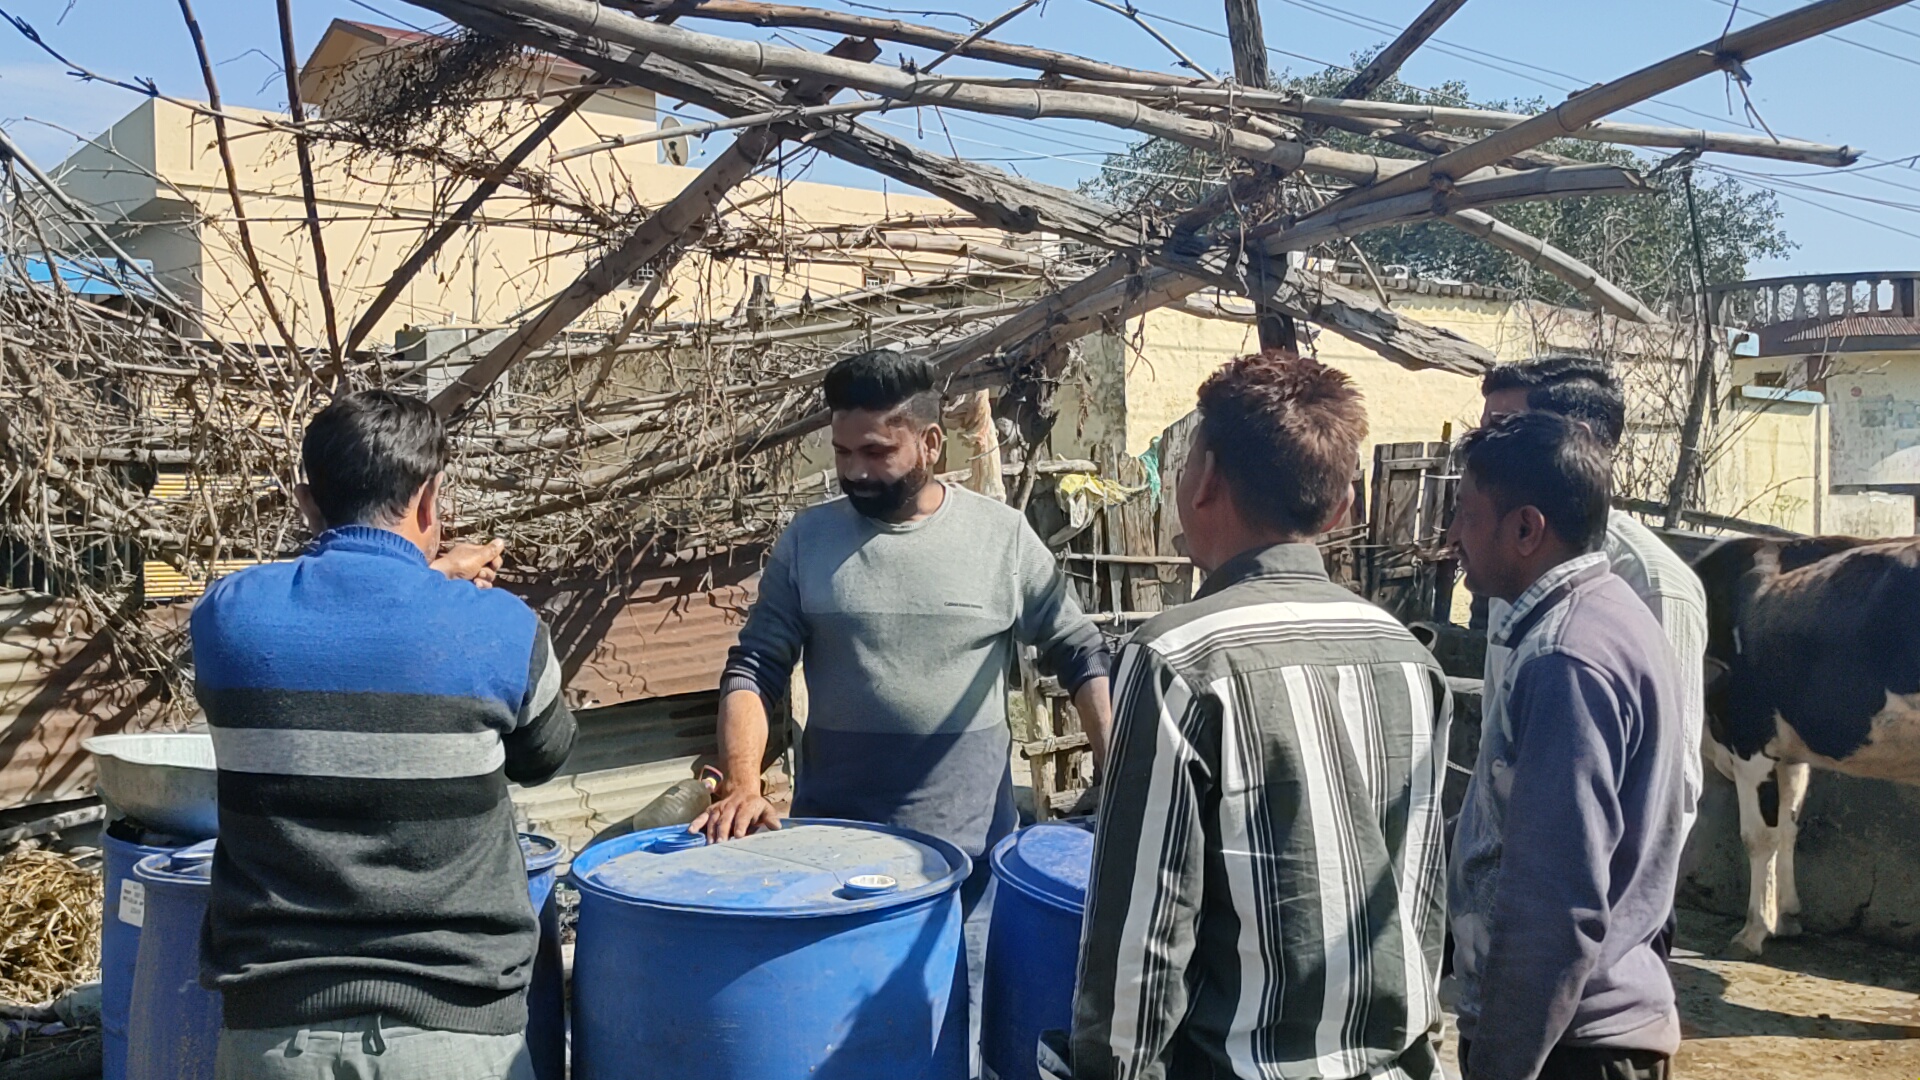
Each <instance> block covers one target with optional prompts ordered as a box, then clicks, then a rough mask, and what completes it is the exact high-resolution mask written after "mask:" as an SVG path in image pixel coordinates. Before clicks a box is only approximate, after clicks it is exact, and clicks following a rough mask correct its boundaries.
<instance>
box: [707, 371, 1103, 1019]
mask: <svg viewBox="0 0 1920 1080" xmlns="http://www.w3.org/2000/svg"><path fill="white" fill-rule="evenodd" d="M824 389H825V392H826V399H827V407H828V408H829V409H831V410H832V411H833V457H834V467H835V469H836V471H837V472H838V473H839V476H840V490H841V491H842V492H844V494H845V497H844V498H839V499H835V500H833V501H831V502H827V503H824V504H822V505H820V506H815V507H812V508H810V509H808V510H805V511H803V512H802V513H801V514H800V515H799V516H798V517H796V518H794V519H793V523H792V524H791V525H789V526H787V529H786V532H785V533H783V534H782V535H781V537H780V540H779V542H778V543H776V544H775V545H774V549H773V555H772V557H771V558H770V559H769V560H768V562H767V566H766V570H765V572H764V573H762V574H761V577H760V596H759V599H758V600H757V601H756V602H755V603H754V605H753V611H752V612H751V613H750V614H749V615H748V616H747V624H746V626H745V627H743V628H742V629H741V631H740V644H739V645H738V646H737V647H735V648H734V650H733V651H732V653H731V654H730V655H729V656H728V658H727V667H726V673H725V675H724V677H723V681H722V683H721V687H720V694H721V700H720V758H721V764H722V767H723V768H724V769H725V771H726V786H725V788H724V789H723V790H722V791H721V793H720V798H719V800H718V801H717V802H715V804H714V805H713V807H712V808H711V809H710V810H709V811H708V812H707V813H705V814H703V815H701V816H700V817H699V818H697V819H695V821H694V823H693V827H694V828H695V829H697V830H702V831H704V832H706V834H707V836H708V838H709V839H710V840H715V841H718V840H725V839H728V838H730V837H736V836H744V835H746V833H747V832H748V831H750V830H751V829H753V828H755V827H757V826H766V827H775V826H777V825H778V821H777V819H776V817H775V815H774V812H773V810H772V808H771V807H770V806H769V805H768V804H767V800H766V799H765V798H764V797H763V796H762V794H761V791H760V769H761V758H762V755H763V754H764V753H765V751H766V745H767V708H768V703H769V702H770V701H772V700H774V699H778V698H780V697H782V696H784V695H785V694H786V692H787V685H788V680H789V679H790V678H791V676H792V673H793V666H794V663H795V662H796V661H799V660H801V659H802V658H804V660H805V663H806V679H807V698H808V707H809V708H808V712H809V716H808V719H807V726H806V731H805V732H804V733H803V734H802V736H801V740H800V753H799V763H798V769H797V775H796V777H795V788H794V796H793V812H794V814H796V815H798V816H801V817H832V818H851V819H854V820H859V821H872V822H879V823H883V824H890V825H899V826H903V827H905V828H909V829H914V830H917V831H920V832H924V833H930V834H932V835H934V836H937V837H940V838H941V839H944V840H947V841H950V842H952V843H953V844H954V845H956V846H957V847H959V848H960V849H961V850H962V851H965V852H966V853H967V854H968V855H969V856H970V857H972V859H973V860H974V873H973V877H972V878H971V879H969V880H968V882H967V883H966V885H965V886H964V887H963V888H962V890H961V901H962V907H963V909H964V910H965V912H966V915H967V953H968V969H969V970H968V982H969V988H970V990H971V992H972V995H973V1001H974V1009H973V1020H974V1025H975V1028H976V1030H977V1028H978V1017H979V1011H978V1003H979V985H980V973H981V969H982V964H983V962H984V958H985V951H986V920H987V915H988V911H989V909H990V907H991V901H990V900H988V899H987V887H988V885H989V884H990V883H991V881H992V872H991V871H990V870H989V868H988V866H987V860H986V858H985V856H986V853H987V852H988V851H989V850H991V849H992V847H993V845H994V844H995V843H996V842H997V841H999V839H1000V838H1001V837H1003V836H1005V835H1006V834H1007V833H1009V832H1011V831H1013V828H1014V825H1015V824H1016V823H1017V819H1016V817H1015V815H1014V809H1013V780H1012V771H1011V759H1010V756H1009V754H1010V750H1011V739H1010V733H1009V731H1008V729H1007V679H1006V676H1007V671H1008V669H1009V668H1010V667H1011V665H1012V663H1013V659H1014V652H1013V650H1014V648H1015V647H1016V646H1017V645H1022V644H1026V645H1034V646H1037V647H1038V648H1039V651H1040V656H1041V659H1042V660H1043V661H1044V662H1045V663H1046V664H1047V665H1048V666H1049V667H1050V668H1051V669H1052V670H1053V673H1054V674H1055V675H1056V676H1058V677H1059V679H1060V684H1061V685H1062V686H1064V687H1066V688H1067V690H1068V691H1069V692H1070V693H1071V694H1072V695H1073V704H1074V708H1075V709H1076V710H1077V711H1078V712H1079V714H1080V719H1081V723H1082V724H1083V726H1084V728H1085V730H1086V733H1087V738H1088V742H1089V743H1090V744H1091V748H1092V750H1093V755H1094V767H1095V769H1096V776H1097V775H1098V773H1097V770H1098V769H1099V768H1100V767H1101V763H1102V762H1103V760H1104V759H1105V757H1106V744H1107V729H1108V727H1109V726H1110V719H1109V718H1110V717H1111V715H1112V706H1111V704H1110V703H1109V701H1108V696H1107V695H1108V691H1107V668H1108V655H1107V646H1106V641H1105V640H1104V639H1103V638H1102V637H1101V636H1100V631H1099V628H1098V627H1095V626H1094V625H1093V623H1092V621H1091V620H1089V619H1088V618H1087V617H1086V615H1085V614H1084V613H1082V612H1081V610H1080V605H1079V604H1078V603H1076V602H1075V601H1074V598H1073V594H1072V593H1070V592H1069V591H1068V590H1067V586H1066V581H1065V580H1064V579H1063V578H1062V576H1061V574H1060V571H1059V569H1058V567H1056V566H1055V565H1054V561H1053V554H1052V553H1051V552H1049V551H1048V550H1047V546H1046V545H1045V544H1044V543H1042V542H1041V540H1040V538H1039V537H1038V536H1037V535H1035V534H1034V531H1033V529H1032V528H1031V527H1029V526H1028V525H1027V520H1026V518H1025V516H1024V515H1022V514H1021V513H1020V511H1018V510H1015V509H1014V508H1012V507H1010V506H1008V505H1006V504H1005V503H1002V502H999V501H997V500H995V499H989V498H986V497H985V496H982V495H977V494H975V493H973V492H971V491H967V490H965V489H963V488H958V487H948V486H947V485H946V484H943V483H940V482H939V481H937V480H934V479H933V478H932V473H933V469H934V468H935V466H936V464H937V463H938V462H939V460H940V457H941V451H942V448H943V436H942V434H941V431H940V423H939V421H940V395H939V392H938V391H937V389H936V387H935V383H934V377H933V372H932V370H931V369H930V368H929V367H928V365H927V364H926V362H925V361H923V360H920V359H918V358H915V357H911V356H907V355H903V354H900V353H890V352H872V353H864V354H861V355H859V356H854V357H851V358H849V359H846V360H843V361H841V362H840V363H838V364H836V365H834V367H833V369H832V370H831V371H829V372H828V373H827V377H826V382H825V387H824ZM978 1041H979V1040H978V1038H977V1037H976V1038H975V1039H974V1040H973V1043H972V1044H973V1045H975V1046H977V1045H978Z"/></svg>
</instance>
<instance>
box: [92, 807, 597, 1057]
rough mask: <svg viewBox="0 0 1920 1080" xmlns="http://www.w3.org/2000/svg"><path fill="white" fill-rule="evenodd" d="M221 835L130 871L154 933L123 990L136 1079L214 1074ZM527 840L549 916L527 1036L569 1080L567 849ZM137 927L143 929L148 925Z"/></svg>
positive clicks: (533, 892)
mask: <svg viewBox="0 0 1920 1080" xmlns="http://www.w3.org/2000/svg"><path fill="white" fill-rule="evenodd" d="M213 845H214V842H213V841H211V840H208V841H204V842H202V843H199V844H195V845H193V846H192V847H187V848H181V849H178V850H168V849H158V850H156V851H155V852H154V853H153V854H151V855H149V856H148V857H146V858H144V859H142V860H141V861H140V862H139V864H138V865H137V866H136V867H135V869H134V872H133V875H132V877H131V878H130V880H132V881H133V882H135V883H136V884H137V885H138V886H139V890H140V891H139V893H138V895H139V896H140V897H141V899H140V901H139V903H140V906H141V907H142V908H143V912H142V914H143V921H144V923H145V933H143V934H140V935H139V941H138V942H136V943H135V948H136V949H137V950H138V963H137V964H136V965H134V966H133V970H132V971H131V972H130V973H129V974H128V977H127V979H126V982H127V983H128V987H127V991H128V996H127V997H126V998H123V999H122V1000H123V1002H127V1004H123V1006H122V1008H123V1009H126V1010H127V1012H128V1013H129V1014H130V1019H129V1021H128V1023H127V1026H126V1027H124V1028H123V1029H122V1030H123V1035H122V1041H121V1045H120V1058H119V1060H120V1067H121V1068H122V1069H123V1070H125V1071H124V1073H123V1076H125V1077H126V1078H127V1080H161V1078H168V1080H171V1078H174V1077H181V1078H197V1077H208V1078H210V1077H212V1076H213V1061H214V1053H215V1051H216V1050H217V1049H218V1046H219V1041H220V995H219V994H218V993H214V992H211V991H206V990H202V989H200V981H199V980H200V923H201V921H202V920H203V919H204V918H205V916H206V910H207V899H208V893H209V885H210V882H211V872H212V866H213ZM124 846H126V847H129V848H131V847H132V845H124ZM520 850H521V852H522V854H523V855H525V857H526V861H527V895H528V899H530V900H531V901H532V903H533V910H534V912H535V913H536V914H537V915H538V916H539V919H540V942H539V945H538V946H537V951H536V952H535V954H534V962H533V980H532V984H531V986H530V987H529V988H528V993H527V1046H528V1049H529V1051H530V1052H531V1054H532V1057H533V1064H534V1074H535V1075H536V1076H537V1077H538V1078H539V1080H563V1078H564V1077H565V1076H566V1066H567V1029H566V1013H565V997H566V987H565V981H566V976H565V973H564V971H563V970H562V963H561V957H560V913H559V906H558V905H557V904H556V903H555V902H554V897H553V887H554V881H555V877H556V868H557V867H558V866H559V863H560V859H561V857H562V856H563V855H564V851H563V850H562V848H561V847H560V844H559V843H558V842H556V841H554V840H551V839H548V838H547V837H544V836H535V835H532V834H528V833H522V834H521V836H520ZM135 929H136V933H138V932H139V929H140V928H135ZM103 949H104V943H103ZM103 982H104V979H103ZM104 992H105V987H104V986H103V987H102V993H103V996H104ZM102 1080H105V1078H104V1076H103V1078H102Z"/></svg>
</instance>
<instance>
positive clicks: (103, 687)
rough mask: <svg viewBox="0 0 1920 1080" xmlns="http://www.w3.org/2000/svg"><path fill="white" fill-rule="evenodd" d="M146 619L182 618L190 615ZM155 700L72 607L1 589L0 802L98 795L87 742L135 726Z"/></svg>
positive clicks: (157, 614) (160, 613)
mask: <svg viewBox="0 0 1920 1080" xmlns="http://www.w3.org/2000/svg"><path fill="white" fill-rule="evenodd" d="M141 617H143V618H151V619H162V620H179V619H184V618H185V617H186V612H185V611H184V610H174V609H165V608H163V609H155V610H152V611H148V612H145V613H143V615H142V616H141ZM155 705H156V702H155V701H154V699H153V697H152V694H151V691H143V690H141V688H140V681H139V680H135V679H131V678H128V677H127V675H126V673H125V671H123V670H121V669H120V668H119V667H118V666H117V665H116V664H115V663H114V661H113V657H112V654H111V652H110V650H109V649H108V648H107V644H106V642H105V641H104V640H103V639H100V638H98V637H96V636H95V635H94V634H93V633H92V629H91V627H90V626H88V625H87V623H86V621H85V619H84V618H83V617H82V616H81V614H80V612H79V610H78V609H77V608H76V607H75V606H74V605H73V604H71V603H68V602H66V601H60V600H49V599H46V598H44V597H38V596H32V595H29V594H25V593H14V592H0V808H11V807H15V806H26V805H31V804H34V803H43V802H55V801H58V800H60V799H71V798H77V797H79V796H83V795H89V794H92V792H93V762H92V760H91V757H90V755H88V754H87V753H86V752H85V751H83V750H82V749H81V748H80V742H81V740H83V739H87V738H90V737H91V736H93V735H95V734H106V733H111V732H116V731H120V730H123V729H126V728H128V727H133V728H139V727H141V726H143V725H145V724H147V723H149V722H150V721H151V720H152V719H153V718H154V716H155V715H156V712H157V710H156V708H155Z"/></svg>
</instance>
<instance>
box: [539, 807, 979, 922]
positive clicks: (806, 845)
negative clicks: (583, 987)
mask: <svg viewBox="0 0 1920 1080" xmlns="http://www.w3.org/2000/svg"><path fill="white" fill-rule="evenodd" d="M685 833H686V826H684V825H669V826H665V827H663V828H659V829H647V830H645V831H642V832H637V833H630V834H628V835H626V836H621V837H616V838H614V839H612V840H607V841H605V842H603V843H599V844H595V845H594V846H593V847H591V848H588V849H587V850H586V851H584V852H581V853H580V854H579V855H577V856H575V857H574V860H573V874H572V877H573V881H574V884H575V885H576V886H578V887H579V888H581V889H583V890H586V891H590V892H594V893H598V894H600V895H603V896H609V897H612V898H615V899H619V900H625V901H627V902H629V903H634V904H640V905H643V906H646V907H654V908H668V909H673V910H680V911H699V912H709V913H713V914H729V915H753V916H761V917H775V918H807V917H812V916H821V915H843V914H851V913H853V912H858V911H869V910H875V909H879V908H887V907H894V906H898V905H901V904H907V903H912V902H913V901H915V900H921V899H925V898H927V897H930V896H937V895H940V894H941V893H944V892H946V891H949V890H951V889H954V888H956V887H958V886H959V884H960V882H962V881H963V880H965V879H966V877H967V874H968V873H969V872H970V871H971V869H972V862H971V860H969V859H968V858H967V856H966V855H965V854H963V853H962V852H961V851H960V849H959V848H957V847H954V846H953V845H952V844H949V843H947V842H946V841H944V840H938V839H935V838H934V837H931V836H923V835H921V834H919V833H914V832H909V831H907V830H905V829H894V828H889V827H887V826H882V825H869V824H866V823H864V822H853V821H829V820H824V819H807V818H790V819H788V820H787V821H786V822H784V823H783V827H782V828H780V829H770V830H767V831H765V832H758V833H754V834H753V835H751V836H746V837H742V838H740V839H738V840H729V841H727V842H726V843H723V844H696V845H694V846H682V845H681V843H680V842H679V841H680V837H681V836H684V834H685ZM663 841H664V842H663ZM883 880H884V881H886V882H889V884H884V885H883V884H882V881H883Z"/></svg>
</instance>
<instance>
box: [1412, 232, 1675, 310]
mask: <svg viewBox="0 0 1920 1080" xmlns="http://www.w3.org/2000/svg"><path fill="white" fill-rule="evenodd" d="M1446 220H1447V223H1448V224H1449V225H1452V226H1454V227H1455V228H1457V229H1460V230H1462V231H1464V232H1468V233H1472V234H1473V235H1474V236H1477V237H1479V238H1480V239H1482V240H1485V241H1486V242H1487V243H1489V244H1492V245H1493V246H1494V247H1497V248H1499V249H1500V250H1502V251H1505V252H1507V253H1508V254H1511V255H1514V256H1517V257H1518V258H1520V259H1522V260H1523V261H1525V262H1527V263H1529V264H1531V265H1533V266H1538V267H1540V268H1541V269H1542V270H1545V271H1546V272H1547V273H1549V274H1552V275H1553V276H1554V277H1557V278H1559V279H1560V280H1561V281H1564V282H1566V283H1567V284H1568V285H1570V286H1572V287H1573V288H1574V289H1575V290H1576V291H1578V292H1579V293H1580V294H1581V295H1582V296H1586V297H1588V298H1590V299H1591V300H1593V301H1594V303H1595V304H1597V305H1598V306H1599V307H1600V309H1601V310H1603V311H1608V312H1611V313H1613V314H1615V315H1618V316H1619V317H1621V318H1623V319H1632V320H1634V321H1635V322H1643V323H1648V324H1650V325H1651V324H1658V323H1661V322H1664V321H1665V320H1663V319H1661V318H1660V316H1658V315H1656V314H1654V312H1653V309H1652V308H1649V307H1648V306H1647V305H1645V304H1643V303H1641V302H1640V301H1639V300H1638V299H1637V298H1636V297H1635V296H1634V295H1633V294H1632V293H1630V292H1628V291H1626V290H1625V289H1622V288H1621V287H1620V286H1618V285H1615V284H1614V283H1613V282H1611V281H1608V280H1607V279H1606V278H1604V277H1602V276H1600V272H1599V271H1598V270H1595V269H1594V268H1593V267H1591V266H1588V265H1587V264H1586V263H1584V262H1581V261H1580V260H1579V259H1576V258H1574V257H1573V256H1572V255H1569V254H1568V253H1566V252H1564V251H1562V250H1560V249H1559V248H1557V247H1554V246H1553V245H1552V244H1549V243H1547V242H1546V241H1545V240H1542V239H1540V238H1539V237H1537V236H1532V235H1529V234H1527V233H1524V232H1521V231H1520V230H1519V229H1516V228H1514V227H1513V226H1511V225H1508V224H1507V223H1506V222H1504V221H1500V220H1498V219H1497V218H1495V217H1494V216H1493V215H1491V214H1487V213H1482V212H1481V211H1479V210H1458V211H1455V212H1454V213H1451V214H1448V215H1447V219H1446Z"/></svg>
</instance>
